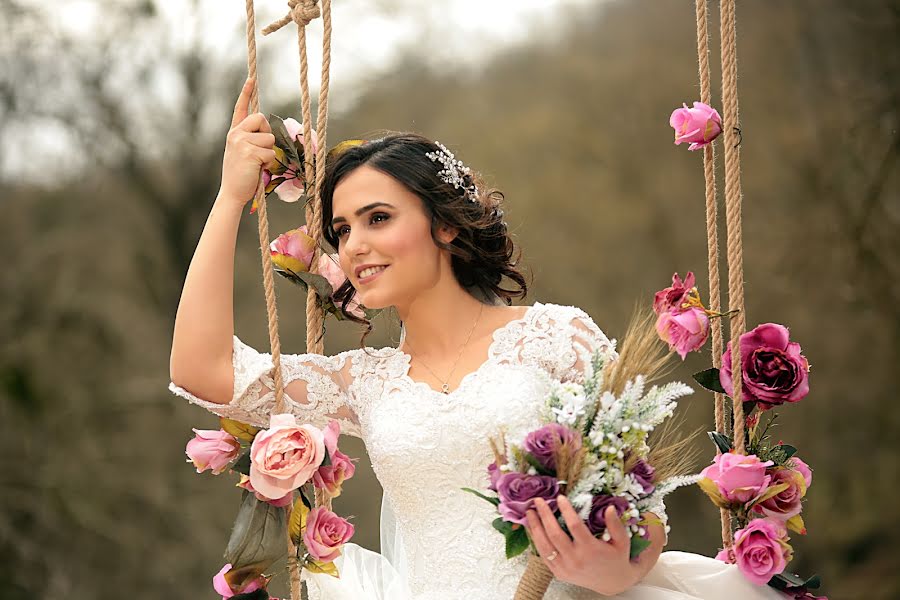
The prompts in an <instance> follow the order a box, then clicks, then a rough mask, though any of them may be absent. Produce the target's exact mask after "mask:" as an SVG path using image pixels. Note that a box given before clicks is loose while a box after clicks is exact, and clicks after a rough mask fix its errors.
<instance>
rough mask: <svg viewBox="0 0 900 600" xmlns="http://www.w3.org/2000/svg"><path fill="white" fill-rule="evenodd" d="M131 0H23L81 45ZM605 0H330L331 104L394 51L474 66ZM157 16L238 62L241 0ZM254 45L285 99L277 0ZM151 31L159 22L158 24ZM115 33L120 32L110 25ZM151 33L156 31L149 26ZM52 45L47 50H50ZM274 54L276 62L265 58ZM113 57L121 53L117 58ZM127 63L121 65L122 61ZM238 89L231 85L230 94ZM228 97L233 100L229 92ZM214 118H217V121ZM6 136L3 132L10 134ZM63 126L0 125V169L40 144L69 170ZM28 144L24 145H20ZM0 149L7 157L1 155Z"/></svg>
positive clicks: (179, 41) (187, 5) (180, 0)
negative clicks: (1, 137)
mask: <svg viewBox="0 0 900 600" xmlns="http://www.w3.org/2000/svg"><path fill="white" fill-rule="evenodd" d="M137 1H138V0H66V1H65V2H58V3H55V5H54V6H52V9H51V8H50V7H48V5H47V4H46V3H43V2H40V1H39V0H21V2H22V4H27V3H32V4H34V5H36V6H40V7H41V8H42V9H44V10H45V11H46V14H47V19H48V21H50V22H49V23H46V22H45V24H44V25H45V26H47V27H51V28H53V29H56V30H58V31H60V33H63V34H64V35H66V37H72V38H75V39H78V40H81V39H83V40H84V43H85V44H90V43H91V37H92V34H96V33H97V32H98V31H100V30H101V29H103V28H107V29H108V28H109V27H110V24H109V23H107V22H104V20H103V15H104V10H105V9H107V8H108V7H110V6H112V5H114V3H117V2H128V5H132V6H133V5H134V4H135V3H136V2H137ZM605 1H608V0H333V2H332V10H333V15H332V21H333V38H332V64H331V88H330V89H331V94H330V110H331V111H332V113H339V112H340V111H341V110H342V108H344V107H347V106H349V105H351V104H352V103H353V102H354V100H355V99H356V97H357V93H358V92H359V91H362V90H363V89H364V84H365V83H366V82H368V81H371V80H372V79H374V78H377V77H378V76H379V75H380V74H383V73H385V72H388V71H389V70H390V69H391V68H392V66H393V65H394V63H395V61H396V59H397V58H398V57H401V56H403V55H404V54H405V53H409V52H416V53H419V54H420V58H423V59H424V60H425V61H426V62H428V63H429V64H430V65H432V66H433V67H435V68H450V69H458V68H460V67H469V68H478V66H479V65H483V64H486V63H487V62H488V60H489V58H490V56H491V55H492V54H494V53H496V52H498V51H503V50H505V49H508V48H510V47H512V46H515V45H517V44H521V43H524V42H526V41H528V40H530V39H533V38H535V37H536V36H540V39H542V40H548V39H552V38H554V36H556V35H562V34H563V33H564V31H563V28H562V27H554V23H555V22H557V23H558V22H559V20H558V18H559V17H562V16H564V14H565V13H568V12H572V11H579V10H583V9H585V8H586V7H588V6H590V5H594V4H597V3H599V2H605ZM153 4H154V5H155V6H156V7H157V9H158V12H159V14H160V15H161V16H162V17H163V18H164V19H165V20H166V22H167V23H168V24H169V27H168V34H167V40H166V41H165V43H167V44H171V45H173V46H174V47H175V48H179V47H184V48H189V47H193V46H194V45H195V43H196V40H197V39H199V40H200V43H201V46H202V48H203V51H204V52H206V53H208V54H209V56H211V57H213V60H215V57H217V56H221V57H222V61H223V62H228V63H230V64H233V63H234V62H236V61H240V62H245V61H246V53H247V49H246V43H245V35H246V34H245V31H246V10H245V3H244V2H241V1H240V0H195V1H193V2H191V1H189V0H155V2H153ZM255 6H256V22H257V46H258V48H260V49H261V51H262V49H266V50H268V51H271V52H272V54H271V55H267V58H266V59H265V60H261V61H260V65H259V68H260V93H261V100H262V106H263V109H264V110H265V107H266V106H272V105H273V104H276V103H283V102H290V101H292V100H294V99H296V98H298V97H299V83H298V80H299V76H298V74H299V58H298V49H297V34H296V28H295V26H294V25H292V24H291V25H289V26H288V27H286V28H284V29H282V30H280V31H277V32H275V33H273V34H271V35H270V36H265V37H264V36H262V34H261V30H262V29H263V28H264V27H265V26H266V25H268V24H269V23H271V22H272V21H275V20H277V19H279V18H280V17H282V16H283V15H285V14H286V13H287V10H288V8H287V2H285V1H284V0H279V1H274V0H256V2H255ZM156 31H158V29H157V30H156ZM307 32H308V33H307V36H308V48H309V60H310V69H309V73H310V87H311V90H312V94H313V95H314V96H316V95H317V94H318V87H319V85H318V84H319V74H320V68H321V67H320V65H321V56H322V52H321V50H322V48H321V47H322V21H321V19H317V20H315V21H313V23H311V24H310V26H309V27H308V29H307ZM116 35H123V33H121V32H118V31H117V32H116ZM124 35H129V36H131V38H132V39H131V40H130V42H131V43H130V44H127V45H123V50H125V48H129V49H128V50H125V51H126V52H132V51H133V52H148V51H149V52H153V48H154V47H155V46H156V44H158V43H162V41H158V40H157V39H156V38H153V39H142V38H141V37H140V36H141V32H140V31H132V32H125V33H124ZM155 35H158V34H155ZM51 51H52V50H51ZM272 57H274V60H273V58H272ZM120 62H121V61H120ZM122 64H124V66H125V67H127V63H122ZM166 67H167V66H166V65H165V64H163V63H160V65H159V68H158V69H157V71H156V73H154V75H153V83H152V85H153V86H154V87H156V88H157V90H158V93H157V94H156V95H155V96H156V102H158V103H159V104H160V105H166V104H171V107H172V108H176V107H178V106H183V97H182V96H181V95H180V94H182V93H183V91H184V90H183V88H182V87H181V82H180V81H179V79H178V78H177V76H175V75H174V74H172V73H170V74H169V75H171V77H168V76H167V74H166ZM130 80H131V79H130V77H126V76H121V77H119V76H117V74H116V73H112V72H111V73H110V74H109V77H108V78H107V84H108V85H109V86H111V87H113V88H115V87H116V86H117V85H118V84H119V83H120V82H121V85H123V86H125V88H123V89H121V90H118V91H119V94H120V97H122V98H124V99H127V98H129V97H130V96H132V95H133V94H131V91H130V89H128V88H127V86H128V82H129V81H130ZM237 91H238V90H235V95H236V93H237ZM225 100H227V103H228V105H229V106H230V105H231V104H233V99H232V98H227V99H223V101H225ZM213 125H216V126H218V125H219V124H218V123H215V124H213ZM10 138H11V139H10ZM72 143H73V142H71V141H70V140H69V138H68V132H67V131H65V129H64V128H63V127H62V125H60V124H56V125H54V124H52V123H41V124H40V125H39V126H37V127H33V126H30V125H29V126H28V127H25V126H24V125H23V126H22V127H19V128H16V127H12V126H10V127H8V128H7V139H6V140H5V144H4V146H6V147H7V148H9V145H10V144H12V145H13V146H14V147H16V148H17V149H18V150H19V151H17V152H2V153H0V171H2V172H4V173H10V172H26V171H29V164H28V161H27V160H26V159H25V157H27V156H34V155H35V154H36V153H39V152H45V153H47V155H56V156H63V157H68V159H67V160H66V161H64V162H61V163H60V167H61V168H62V169H63V170H66V171H68V170H74V171H77V170H78V169H79V168H80V167H81V166H82V165H81V164H80V163H79V162H78V160H77V159H76V158H75V157H76V156H77V153H72V152H71V151H70V149H71V146H72ZM26 147H27V151H23V149H25V148H26ZM3 155H5V156H3Z"/></svg>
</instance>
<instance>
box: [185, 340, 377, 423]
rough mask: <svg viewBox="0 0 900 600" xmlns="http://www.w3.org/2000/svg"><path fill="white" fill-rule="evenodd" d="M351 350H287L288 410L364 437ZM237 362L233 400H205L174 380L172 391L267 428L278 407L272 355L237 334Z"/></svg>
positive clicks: (224, 414)
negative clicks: (353, 397)
mask: <svg viewBox="0 0 900 600" xmlns="http://www.w3.org/2000/svg"><path fill="white" fill-rule="evenodd" d="M351 354H352V351H348V352H342V353H340V354H337V355H335V356H323V355H321V354H282V355H281V370H282V376H283V377H284V386H285V388H284V389H285V398H284V400H285V406H286V409H287V410H288V411H289V412H291V413H293V414H294V415H296V416H297V419H298V420H299V421H301V422H304V423H312V424H313V425H315V426H317V427H324V426H325V425H326V424H327V423H328V422H329V421H330V420H332V419H335V420H337V421H338V422H339V423H340V424H341V433H343V434H347V435H353V436H356V437H360V435H361V433H360V427H359V419H358V418H357V416H356V413H355V412H354V410H353V405H352V402H351V397H350V396H351V394H350V392H349V389H350V383H351V375H350V368H351V363H352V361H353V358H352V356H351ZM232 364H233V367H234V393H233V396H232V398H231V402H229V403H228V404H217V403H215V402H209V401H207V400H203V399H202V398H198V397H197V396H195V395H194V394H192V393H191V392H189V391H188V390H186V389H184V388H181V387H178V386H177V385H175V384H174V383H170V384H169V390H170V391H171V392H172V393H173V394H176V395H178V396H181V397H182V398H185V399H187V400H188V401H189V402H191V403H193V404H196V405H198V406H201V407H203V408H205V409H207V410H208V411H210V412H212V413H214V414H217V415H219V416H222V417H226V418H229V419H234V420H237V421H241V422H243V423H248V424H250V425H255V426H257V427H268V425H269V416H270V415H271V412H272V409H273V408H274V406H275V392H274V387H275V384H274V382H273V378H272V375H273V374H272V371H273V369H274V367H273V366H272V356H271V354H268V353H261V352H258V351H256V350H255V349H253V348H252V347H250V346H248V345H247V344H245V343H243V342H242V341H241V340H240V339H239V338H238V337H237V336H234V349H233V353H232Z"/></svg>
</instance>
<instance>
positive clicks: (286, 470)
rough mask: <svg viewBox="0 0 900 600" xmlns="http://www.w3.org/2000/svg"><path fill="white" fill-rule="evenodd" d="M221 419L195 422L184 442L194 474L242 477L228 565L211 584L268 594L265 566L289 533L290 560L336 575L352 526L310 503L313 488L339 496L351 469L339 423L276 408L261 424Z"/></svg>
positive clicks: (238, 598)
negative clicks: (306, 419) (206, 425)
mask: <svg viewBox="0 0 900 600" xmlns="http://www.w3.org/2000/svg"><path fill="white" fill-rule="evenodd" d="M220 423H221V429H219V430H199V429H194V433H195V434H196V435H195V436H194V438H193V439H191V440H190V441H189V442H188V443H187V447H186V449H185V452H186V454H187V456H188V462H193V464H194V466H195V467H196V468H197V472H198V473H201V472H203V471H206V470H210V471H211V472H212V473H213V475H219V474H221V473H223V472H225V471H226V470H230V471H232V472H235V473H237V474H238V475H239V476H240V481H239V482H238V483H237V487H239V488H241V489H243V494H242V499H241V507H240V510H239V512H238V516H237V519H236V520H235V523H234V528H233V530H232V533H231V539H229V541H228V548H227V550H226V551H225V560H226V564H225V566H224V567H222V569H221V571H219V573H218V574H217V575H216V576H215V577H214V578H213V587H214V588H215V590H216V591H217V592H218V593H219V594H221V596H222V597H223V598H233V599H234V600H269V594H268V592H267V591H266V586H267V585H268V583H269V580H270V579H271V576H267V575H264V574H263V573H264V572H265V571H266V570H267V569H268V568H269V567H271V566H272V564H274V563H275V562H276V561H277V560H279V559H280V558H282V557H283V556H285V554H286V542H285V539H286V536H287V535H290V538H291V540H292V542H293V543H294V546H295V548H296V553H295V554H294V555H293V556H289V557H288V560H289V562H291V563H292V564H296V565H298V566H299V567H300V568H301V569H307V570H308V571H310V572H314V573H325V574H328V575H332V576H334V577H338V576H339V574H338V570H337V567H336V566H335V565H334V562H333V561H334V559H335V558H337V557H338V556H339V555H340V553H341V547H342V546H343V544H344V543H346V542H347V541H348V540H349V539H350V537H351V536H352V535H353V533H354V528H353V525H351V524H350V523H349V522H348V521H347V520H346V519H344V518H342V517H340V516H338V515H336V514H335V513H333V512H332V511H330V510H328V509H327V508H324V507H315V508H314V507H313V500H314V490H315V489H318V490H321V493H323V494H325V495H327V496H330V497H336V496H339V495H340V493H341V486H342V484H343V482H344V481H345V480H347V479H349V478H350V477H352V476H353V473H354V471H355V470H356V468H355V466H354V464H353V461H352V460H351V459H350V458H349V457H348V456H347V455H346V454H344V453H342V452H341V451H340V450H338V446H337V442H338V436H339V435H340V425H339V424H338V422H337V421H331V422H330V423H329V424H328V426H327V427H326V428H325V429H324V430H321V429H319V428H317V427H314V426H313V425H310V424H298V423H297V422H296V420H295V418H294V416H293V415H291V414H278V415H272V417H271V422H270V425H269V429H265V430H260V429H257V428H255V427H251V426H249V425H246V424H244V423H240V422H238V421H234V420H231V419H225V418H221V419H220ZM295 494H296V496H297V498H296V500H295V499H294V497H295ZM273 600H276V599H273Z"/></svg>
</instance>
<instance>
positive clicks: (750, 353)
mask: <svg viewBox="0 0 900 600" xmlns="http://www.w3.org/2000/svg"><path fill="white" fill-rule="evenodd" d="M740 343H741V379H742V380H743V388H742V393H743V397H742V400H743V401H744V402H751V401H752V402H756V403H757V404H758V405H759V407H760V408H761V409H762V410H767V409H770V408H772V407H774V406H778V405H780V404H783V403H785V402H799V401H800V400H802V399H803V398H805V397H806V395H807V394H808V393H809V362H807V360H806V357H805V356H803V354H801V349H800V344H798V343H796V342H792V341H790V339H789V332H788V329H787V327H785V326H784V325H778V324H777V323H763V324H762V325H759V326H758V327H756V328H755V329H753V330H752V331H748V332H747V333H745V334H744V335H742V336H741V341H740ZM719 381H720V383H721V384H722V387H723V388H724V389H725V391H726V392H727V393H728V395H729V396H733V394H734V383H733V381H732V373H731V342H730V341H729V342H728V349H727V350H726V351H725V354H724V355H723V356H722V368H721V369H720V370H719Z"/></svg>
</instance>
